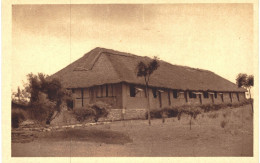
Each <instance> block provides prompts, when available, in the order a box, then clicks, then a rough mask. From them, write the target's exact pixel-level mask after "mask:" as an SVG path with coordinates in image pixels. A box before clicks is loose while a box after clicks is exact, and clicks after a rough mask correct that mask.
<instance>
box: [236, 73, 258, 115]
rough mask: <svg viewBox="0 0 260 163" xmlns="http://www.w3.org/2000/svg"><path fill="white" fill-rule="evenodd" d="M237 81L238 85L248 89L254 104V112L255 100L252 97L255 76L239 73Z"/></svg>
mask: <svg viewBox="0 0 260 163" xmlns="http://www.w3.org/2000/svg"><path fill="white" fill-rule="evenodd" d="M236 83H237V86H238V87H244V88H246V89H247V90H248V93H249V99H250V101H251V106H252V112H254V108H253V100H252V98H251V88H252V87H253V86H254V76H253V75H247V74H242V73H240V74H238V75H237V78H236Z"/></svg>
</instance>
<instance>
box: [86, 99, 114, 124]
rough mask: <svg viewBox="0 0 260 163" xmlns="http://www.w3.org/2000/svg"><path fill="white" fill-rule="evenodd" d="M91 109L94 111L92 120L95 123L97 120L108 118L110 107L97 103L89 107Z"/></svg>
mask: <svg viewBox="0 0 260 163" xmlns="http://www.w3.org/2000/svg"><path fill="white" fill-rule="evenodd" d="M91 108H92V109H94V110H95V118H94V120H95V121H96V122H97V121H98V119H99V118H101V117H107V116H108V114H109V109H110V108H111V106H110V105H108V104H106V103H104V102H101V101H98V102H96V103H94V104H93V105H91Z"/></svg>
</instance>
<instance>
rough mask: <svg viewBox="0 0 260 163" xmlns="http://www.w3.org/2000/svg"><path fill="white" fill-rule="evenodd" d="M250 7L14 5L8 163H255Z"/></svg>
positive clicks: (255, 94) (252, 10)
mask: <svg viewBox="0 0 260 163" xmlns="http://www.w3.org/2000/svg"><path fill="white" fill-rule="evenodd" d="M255 5H256V4H254V3H161V4H160V3H136V4H131V3H129V4H125V3H117V4H113V3H111V4H110V3H107V4H91V3H89V4H72V3H71V4H12V6H11V11H10V13H11V17H10V18H11V20H10V22H11V29H10V31H11V51H10V54H11V56H10V62H9V67H10V68H11V69H10V70H9V72H10V79H11V81H10V83H9V85H10V87H8V88H10V90H9V91H11V94H10V98H9V99H10V100H9V101H8V103H9V104H10V109H9V111H10V115H9V114H8V115H7V114H5V115H6V116H8V119H9V120H10V124H9V126H10V127H9V128H10V131H9V132H10V141H11V143H10V144H11V145H10V147H11V149H10V152H11V157H12V158H14V157H15V158H19V157H70V158H71V157H249V158H253V157H255V156H256V155H257V157H258V153H254V150H258V149H254V148H255V146H254V143H255V141H257V142H258V137H255V136H254V134H255V132H258V130H255V129H254V127H256V126H255V125H257V126H258V124H255V123H254V122H256V121H255V118H257V119H258V116H257V115H258V114H257V113H258V107H256V102H257V104H258V101H255V99H256V100H258V90H256V89H255V88H258V83H256V84H255V83H254V78H257V77H258V65H257V64H256V63H258V56H256V55H255V49H256V47H255V45H256V44H255V41H258V39H257V38H258V37H257V36H255V32H256V31H255V23H257V25H258V22H255V17H256V15H254V14H255V13H256V12H255V10H256V8H255ZM256 68H257V70H256ZM256 73H257V74H256ZM257 81H258V79H256V82H257ZM255 85H257V87H256V86H255ZM5 109H8V108H5ZM256 139H257V140H256Z"/></svg>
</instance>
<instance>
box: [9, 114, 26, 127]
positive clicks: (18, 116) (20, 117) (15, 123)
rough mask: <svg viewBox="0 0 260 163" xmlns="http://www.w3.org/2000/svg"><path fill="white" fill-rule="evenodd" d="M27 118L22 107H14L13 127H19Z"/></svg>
mask: <svg viewBox="0 0 260 163" xmlns="http://www.w3.org/2000/svg"><path fill="white" fill-rule="evenodd" d="M25 119H26V113H25V111H23V110H21V109H12V128H18V127H19V123H21V122H22V121H24V120H25Z"/></svg>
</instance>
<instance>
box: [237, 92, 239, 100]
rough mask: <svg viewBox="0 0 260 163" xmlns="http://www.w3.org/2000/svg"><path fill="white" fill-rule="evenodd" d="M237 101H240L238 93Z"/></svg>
mask: <svg viewBox="0 0 260 163" xmlns="http://www.w3.org/2000/svg"><path fill="white" fill-rule="evenodd" d="M237 100H238V101H239V94H238V93H237Z"/></svg>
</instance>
